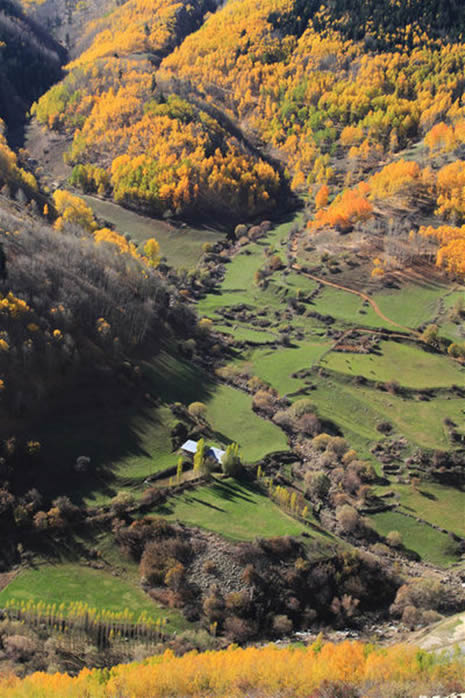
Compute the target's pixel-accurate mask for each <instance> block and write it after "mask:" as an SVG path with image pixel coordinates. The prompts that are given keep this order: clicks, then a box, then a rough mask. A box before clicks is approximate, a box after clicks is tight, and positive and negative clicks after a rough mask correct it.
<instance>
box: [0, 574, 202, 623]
mask: <svg viewBox="0 0 465 698" xmlns="http://www.w3.org/2000/svg"><path fill="white" fill-rule="evenodd" d="M11 599H14V600H15V601H34V602H37V601H43V602H45V603H56V604H60V603H62V602H64V603H70V602H72V601H82V602H84V603H88V604H89V606H91V607H92V608H97V609H104V610H108V611H122V610H124V609H125V608H127V609H129V610H130V611H132V612H133V613H134V614H135V615H136V616H137V615H139V614H140V613H142V612H143V611H145V612H146V613H147V614H149V615H150V616H151V617H152V618H154V619H157V618H167V619H168V620H169V624H168V627H169V629H170V630H183V629H185V628H187V627H189V623H187V621H185V620H184V618H183V617H182V615H181V614H180V613H179V612H178V611H175V610H172V609H165V608H161V607H160V606H157V605H156V604H155V603H154V602H153V601H152V600H151V599H150V598H149V597H148V596H146V595H145V594H144V592H143V591H142V590H141V589H138V588H137V587H135V586H132V585H131V584H129V583H128V582H127V581H126V580H125V579H124V578H121V577H114V576H112V575H111V574H110V573H109V572H105V571H103V570H95V569H91V568H89V567H83V566H82V565H78V564H74V563H68V564H66V563H65V564H58V565H53V566H52V565H41V566H39V567H37V568H35V569H28V570H25V571H24V572H21V573H20V574H19V575H18V576H17V577H15V579H13V581H12V582H10V584H9V585H8V586H7V587H6V588H5V589H3V590H2V591H1V592H0V605H2V604H4V603H5V602H6V601H8V600H11Z"/></svg>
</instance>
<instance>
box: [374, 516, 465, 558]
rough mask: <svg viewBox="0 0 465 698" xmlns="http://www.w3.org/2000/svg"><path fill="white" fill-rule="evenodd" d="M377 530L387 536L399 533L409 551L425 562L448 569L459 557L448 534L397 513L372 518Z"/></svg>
mask: <svg viewBox="0 0 465 698" xmlns="http://www.w3.org/2000/svg"><path fill="white" fill-rule="evenodd" d="M370 518H371V521H372V522H373V525H374V527H375V529H376V530H377V531H378V533H380V534H381V535H383V536H385V535H387V534H388V533H389V531H399V533H400V534H401V536H402V542H403V545H404V547H405V548H407V549H408V550H414V551H415V552H416V553H418V554H419V555H420V557H421V559H422V560H424V561H425V562H432V563H433V564H435V565H439V566H440V567H446V566H447V565H450V564H451V563H453V562H457V560H458V559H459V557H458V556H457V555H454V554H453V553H452V552H451V550H450V540H449V537H448V536H447V534H445V533H441V532H440V531H436V530H435V529H434V528H431V527H430V526H425V525H424V524H422V523H419V522H417V521H415V519H411V518H409V517H407V516H403V515H402V514H399V513H397V512H392V511H388V512H383V513H381V514H374V515H373V516H371V517H370Z"/></svg>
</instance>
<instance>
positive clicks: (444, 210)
mask: <svg viewBox="0 0 465 698" xmlns="http://www.w3.org/2000/svg"><path fill="white" fill-rule="evenodd" d="M464 192H465V161H463V160H456V161H454V162H452V163H449V164H447V165H444V166H443V167H442V168H440V169H439V170H438V172H437V174H435V173H434V172H433V171H432V170H431V169H430V168H429V167H426V168H424V169H422V168H421V167H420V166H419V165H418V163H416V162H412V161H406V160H402V159H401V160H397V161H395V162H392V163H390V164H389V165H386V166H385V167H383V168H382V169H381V170H380V171H379V172H377V173H376V174H374V175H372V176H371V177H370V178H369V179H367V180H366V181H363V182H360V183H359V184H358V185H357V186H356V187H354V188H352V189H345V190H344V191H343V192H342V193H340V194H338V195H337V196H336V197H335V198H334V199H333V201H332V202H331V203H329V197H330V189H329V188H328V186H327V185H323V186H322V187H321V188H320V189H319V191H318V192H317V195H316V197H315V206H316V209H317V210H316V214H315V217H314V220H312V221H310V222H309V224H308V226H309V228H310V229H312V230H314V231H318V230H319V229H321V228H323V227H325V226H331V227H336V228H339V229H340V230H341V231H343V232H345V231H348V230H350V229H352V228H353V226H354V225H355V224H356V223H359V222H363V221H367V220H369V219H370V218H372V217H373V216H374V211H375V208H374V207H375V206H377V207H378V208H379V207H380V206H383V205H384V206H387V207H388V208H390V209H392V210H397V211H398V210H402V209H404V210H408V211H411V210H414V209H415V208H421V207H422V206H425V207H426V208H427V209H428V208H429V209H430V211H431V213H432V212H434V213H435V215H436V216H437V218H438V225H429V226H420V227H419V229H418V230H415V231H412V232H411V234H410V235H411V239H415V238H427V239H430V240H432V241H433V242H435V243H436V244H437V248H438V249H437V255H436V264H437V266H438V267H441V268H444V269H445V270H446V271H447V272H449V273H452V274H454V275H457V276H463V275H464V274H465V226H464V225H462V226H461V227H460V226H459V225H457V224H460V223H464V222H465V194H464ZM378 261H379V260H375V272H374V276H377V275H378V276H382V271H381V269H380V267H381V265H380V264H377V262H378ZM378 267H379V269H378Z"/></svg>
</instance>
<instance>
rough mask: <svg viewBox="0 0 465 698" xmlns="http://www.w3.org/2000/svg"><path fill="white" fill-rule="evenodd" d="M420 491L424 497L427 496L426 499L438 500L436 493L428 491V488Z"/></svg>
mask: <svg viewBox="0 0 465 698" xmlns="http://www.w3.org/2000/svg"><path fill="white" fill-rule="evenodd" d="M418 491H419V493H420V494H421V495H422V497H426V499H431V500H432V501H433V502H436V501H437V499H438V498H437V497H436V495H435V494H433V493H432V492H426V490H418Z"/></svg>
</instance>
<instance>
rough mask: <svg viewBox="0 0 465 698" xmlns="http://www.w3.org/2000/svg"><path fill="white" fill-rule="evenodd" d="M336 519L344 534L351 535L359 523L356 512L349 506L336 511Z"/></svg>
mask: <svg viewBox="0 0 465 698" xmlns="http://www.w3.org/2000/svg"><path fill="white" fill-rule="evenodd" d="M336 519H337V522H338V524H339V525H340V527H341V528H342V530H343V531H344V532H345V533H353V532H354V531H355V529H356V528H357V526H358V524H359V522H360V516H359V514H358V512H357V511H356V510H355V509H354V508H353V507H351V506H350V505H349V504H344V506H342V507H341V508H340V509H337V510H336Z"/></svg>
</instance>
